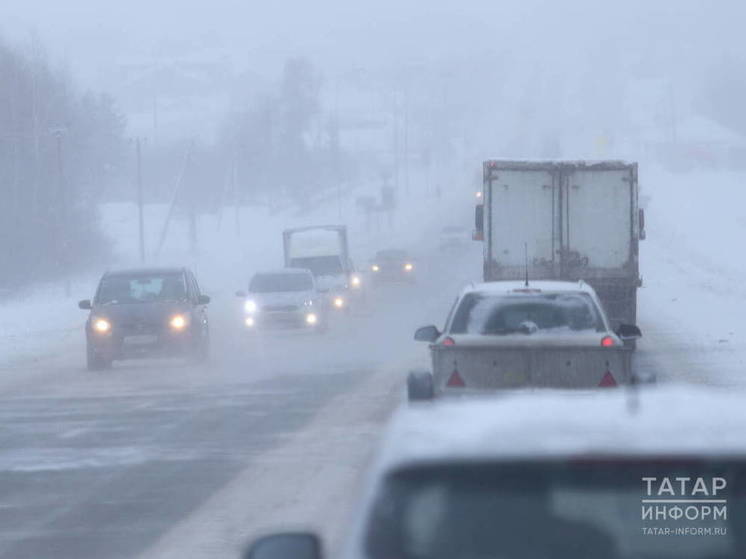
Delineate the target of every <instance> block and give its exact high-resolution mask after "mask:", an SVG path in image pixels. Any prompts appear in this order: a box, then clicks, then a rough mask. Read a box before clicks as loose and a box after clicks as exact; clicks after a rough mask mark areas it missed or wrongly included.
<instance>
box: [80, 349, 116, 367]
mask: <svg viewBox="0 0 746 559" xmlns="http://www.w3.org/2000/svg"><path fill="white" fill-rule="evenodd" d="M111 361H112V360H111V359H110V358H108V357H106V356H104V355H101V353H100V352H98V351H96V350H95V349H94V348H92V347H91V345H90V344H86V368H87V369H88V370H89V371H103V370H105V369H109V368H111Z"/></svg>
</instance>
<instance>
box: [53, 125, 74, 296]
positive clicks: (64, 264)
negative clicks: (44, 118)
mask: <svg viewBox="0 0 746 559" xmlns="http://www.w3.org/2000/svg"><path fill="white" fill-rule="evenodd" d="M64 134H65V130H64V128H55V129H54V130H52V135H53V136H54V139H55V147H56V154H57V180H58V200H59V202H58V203H59V217H58V222H59V229H60V231H59V241H61V245H62V246H61V247H60V249H61V250H60V264H61V268H62V275H63V276H64V278H65V280H64V281H65V297H68V298H69V297H70V291H71V288H70V231H69V230H68V228H69V223H68V198H69V192H66V189H65V175H64V165H63V164H62V136H63V135H64Z"/></svg>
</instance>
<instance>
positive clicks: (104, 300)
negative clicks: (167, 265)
mask: <svg viewBox="0 0 746 559" xmlns="http://www.w3.org/2000/svg"><path fill="white" fill-rule="evenodd" d="M186 296H187V289H186V283H185V282H184V275H183V274H181V273H153V274H132V275H129V274H127V275H124V274H114V275H109V276H105V277H104V278H103V279H102V280H101V284H100V285H99V288H98V293H97V294H96V303H98V304H100V305H108V304H112V305H114V304H129V303H150V302H156V301H181V300H183V299H185V298H186Z"/></svg>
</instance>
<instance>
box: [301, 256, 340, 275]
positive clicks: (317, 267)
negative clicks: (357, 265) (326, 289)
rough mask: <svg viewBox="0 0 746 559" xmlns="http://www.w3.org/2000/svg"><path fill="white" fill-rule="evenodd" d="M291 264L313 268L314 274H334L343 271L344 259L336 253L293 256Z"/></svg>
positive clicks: (308, 268)
mask: <svg viewBox="0 0 746 559" xmlns="http://www.w3.org/2000/svg"><path fill="white" fill-rule="evenodd" d="M290 266H292V267H293V268H305V269H306V270H311V273H312V274H313V275H314V276H333V275H337V274H341V273H342V272H343V269H342V260H341V259H340V258H339V256H336V255H332V256H309V257H305V258H293V259H291V260H290Z"/></svg>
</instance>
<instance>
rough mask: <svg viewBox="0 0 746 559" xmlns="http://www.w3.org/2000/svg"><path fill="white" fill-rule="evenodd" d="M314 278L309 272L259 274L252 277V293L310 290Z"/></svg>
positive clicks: (250, 287)
mask: <svg viewBox="0 0 746 559" xmlns="http://www.w3.org/2000/svg"><path fill="white" fill-rule="evenodd" d="M312 289H313V280H312V279H311V277H310V276H309V275H308V274H295V273H293V274H257V275H255V276H254V277H253V278H252V279H251V283H250V284H249V291H251V292H252V293H279V292H284V291H310V290H312Z"/></svg>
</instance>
